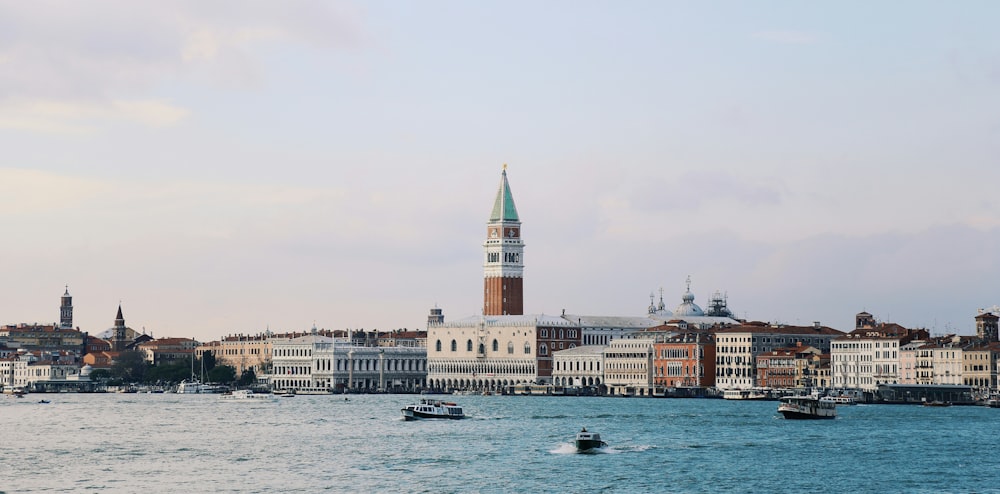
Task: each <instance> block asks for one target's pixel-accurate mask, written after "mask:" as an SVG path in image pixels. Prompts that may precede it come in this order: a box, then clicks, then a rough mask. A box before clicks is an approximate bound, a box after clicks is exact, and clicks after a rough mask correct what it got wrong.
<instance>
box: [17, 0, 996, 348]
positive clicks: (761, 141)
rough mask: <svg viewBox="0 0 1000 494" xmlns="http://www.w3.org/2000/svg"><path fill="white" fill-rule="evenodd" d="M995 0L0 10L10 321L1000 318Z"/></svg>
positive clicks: (916, 323) (211, 332)
mask: <svg viewBox="0 0 1000 494" xmlns="http://www.w3.org/2000/svg"><path fill="white" fill-rule="evenodd" d="M998 17H1000V3H997V2H991V1H983V2H977V1H963V2H936V1H930V2H921V1H913V2H906V3H905V4H902V3H898V2H875V3H872V2H860V1H847V2H827V3H816V2H796V1H788V2H783V1H761V2H729V1H710V2H679V1H677V2H674V1H649V2H645V1H630V2H592V1H578V0H574V1H557V0H553V1H545V2H528V1H512V2H467V1H433V0H432V1H427V2H403V1H372V2H332V1H317V2H311V1H296V2H267V1H253V0H241V1H217V2H203V1H171V2H166V1H163V2H160V1H151V2H132V1H127V0H122V1H100V0H95V1H91V2H68V3H67V2H56V1H46V0H40V1H32V2H22V1H14V0H0V149H2V150H3V151H2V156H3V158H2V159H0V233H2V235H3V242H2V246H0V277H2V279H3V283H0V324H17V323H22V322H27V323H34V322H38V323H52V322H55V321H58V319H59V307H58V306H59V297H60V296H61V295H62V294H63V291H64V290H65V286H66V285H68V286H69V291H70V293H71V294H72V295H73V305H74V323H75V325H76V326H78V327H80V329H81V330H84V331H88V332H90V333H92V334H93V333H98V332H101V331H103V330H105V329H107V328H109V327H111V326H113V323H114V318H115V315H116V312H117V308H118V305H119V303H120V304H121V306H122V311H123V313H124V317H125V320H126V323H127V324H128V326H130V327H132V328H134V329H137V330H145V331H147V332H150V333H152V334H153V335H154V336H155V337H166V336H175V337H191V338H195V339H197V340H199V341H209V340H212V339H218V338H219V337H221V336H224V335H230V334H257V333H259V332H262V331H264V330H266V329H270V330H272V331H303V330H307V329H308V328H310V327H312V326H313V325H314V324H315V325H316V326H317V327H320V328H327V329H366V330H371V329H381V330H389V329H398V328H407V329H423V328H425V327H426V321H427V315H428V313H429V311H430V309H431V308H432V307H435V306H436V307H440V308H441V309H443V311H444V314H445V318H446V320H449V319H452V320H453V319H459V318H464V317H468V316H472V315H476V314H479V313H480V312H481V310H482V302H483V300H482V296H483V294H482V291H483V282H482V277H483V250H482V244H483V241H484V240H485V237H486V221H487V220H488V217H489V213H490V210H491V208H492V205H493V200H494V197H495V195H496V191H497V188H498V186H499V184H500V176H501V175H500V174H501V170H502V166H503V164H505V163H506V164H507V165H508V168H507V173H508V178H509V182H510V186H511V190H512V191H513V195H514V200H515V203H516V204H517V208H518V212H519V214H520V217H521V221H522V222H523V224H522V237H523V240H524V242H525V254H524V261H525V281H524V287H525V288H524V289H525V301H524V304H525V312H526V313H530V314H559V313H561V312H562V311H563V310H565V311H566V312H567V313H569V314H581V315H615V316H642V315H644V314H645V313H646V308H647V307H648V305H649V301H650V294H651V293H655V294H656V298H657V299H658V298H659V294H660V290H661V288H662V290H663V292H662V293H663V297H664V302H665V303H666V305H667V306H668V308H673V307H675V306H676V305H678V304H679V303H680V302H681V298H680V297H681V294H682V293H683V292H684V290H685V287H686V285H685V280H686V278H687V277H688V276H690V277H691V290H692V292H693V293H694V294H695V296H696V300H695V302H696V303H699V304H701V305H702V306H705V305H707V300H708V298H709V296H710V295H711V294H712V293H713V292H715V291H720V292H722V293H725V294H726V295H727V296H728V301H729V306H730V308H731V309H733V310H734V312H735V313H736V315H737V316H739V317H743V318H748V319H750V320H760V321H769V322H777V323H785V324H812V322H813V321H821V322H822V323H823V324H825V325H828V326H831V327H834V328H837V329H840V330H843V331H849V330H851V329H852V328H853V324H854V315H855V314H856V313H858V312H860V311H862V310H867V311H868V312H871V313H872V314H874V315H875V316H876V317H877V318H878V319H880V320H882V321H885V322H896V323H899V324H902V325H904V326H907V327H924V328H928V329H930V330H931V332H932V333H934V334H947V333H958V334H974V332H975V330H974V328H975V325H974V324H975V321H974V317H975V315H976V311H977V309H979V308H984V307H991V306H994V305H996V304H1000V294H998V290H997V288H996V287H997V286H998V280H1000V263H998V254H1000V199H998V197H997V193H996V190H997V189H996V186H997V184H998V183H1000V166H998V164H1000V162H998V157H1000V31H998V30H997V29H996V28H995V27H996V26H995V20H996V19H997V18H998Z"/></svg>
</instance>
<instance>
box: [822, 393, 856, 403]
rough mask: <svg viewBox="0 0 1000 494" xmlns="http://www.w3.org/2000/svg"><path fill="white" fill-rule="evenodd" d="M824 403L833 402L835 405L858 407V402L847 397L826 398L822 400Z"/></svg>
mask: <svg viewBox="0 0 1000 494" xmlns="http://www.w3.org/2000/svg"><path fill="white" fill-rule="evenodd" d="M820 400H822V401H829V402H832V403H833V404H834V405H857V404H858V402H857V401H855V400H854V398H853V397H851V396H847V395H841V396H824V397H822V398H820Z"/></svg>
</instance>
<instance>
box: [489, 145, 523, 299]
mask: <svg viewBox="0 0 1000 494" xmlns="http://www.w3.org/2000/svg"><path fill="white" fill-rule="evenodd" d="M483 250H484V251H485V254H486V259H485V265H484V266H483V267H484V273H483V274H484V283H483V314H485V315H489V316H497V315H505V314H510V315H522V314H524V243H523V242H521V220H520V219H519V218H518V216H517V208H516V207H515V206H514V197H513V196H512V195H511V193H510V185H509V184H508V183H507V165H503V172H502V173H501V176H500V190H498V191H497V198H496V200H495V201H494V202H493V212H492V213H491V214H490V221H489V223H487V224H486V243H484V244H483Z"/></svg>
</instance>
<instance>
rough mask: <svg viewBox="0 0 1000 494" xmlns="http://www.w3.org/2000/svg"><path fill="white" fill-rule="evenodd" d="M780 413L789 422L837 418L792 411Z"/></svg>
mask: <svg viewBox="0 0 1000 494" xmlns="http://www.w3.org/2000/svg"><path fill="white" fill-rule="evenodd" d="M780 412H781V415H782V416H784V417H785V418H786V419H790V420H823V419H834V418H837V416H836V415H816V414H813V413H805V412H799V411H794V410H780Z"/></svg>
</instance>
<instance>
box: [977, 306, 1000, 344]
mask: <svg viewBox="0 0 1000 494" xmlns="http://www.w3.org/2000/svg"><path fill="white" fill-rule="evenodd" d="M997 321H1000V317H998V316H997V315H996V314H993V313H991V312H984V313H982V314H979V315H978V316H976V336H979V339H980V340H983V341H986V342H994V341H1000V340H998V336H1000V335H998V333H997Z"/></svg>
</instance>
